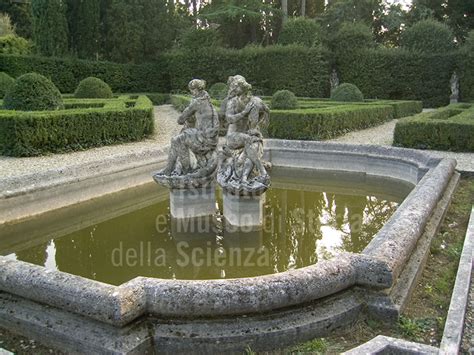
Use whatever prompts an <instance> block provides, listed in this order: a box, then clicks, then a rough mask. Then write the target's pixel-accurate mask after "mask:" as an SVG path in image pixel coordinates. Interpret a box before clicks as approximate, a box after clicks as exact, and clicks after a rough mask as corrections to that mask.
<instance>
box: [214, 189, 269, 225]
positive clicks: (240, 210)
mask: <svg viewBox="0 0 474 355" xmlns="http://www.w3.org/2000/svg"><path fill="white" fill-rule="evenodd" d="M223 200H224V217H225V219H226V221H227V222H228V223H229V224H231V225H232V226H237V227H255V226H261V225H262V224H263V202H264V200H265V195H233V194H231V193H229V192H226V191H225V190H224V191H223Z"/></svg>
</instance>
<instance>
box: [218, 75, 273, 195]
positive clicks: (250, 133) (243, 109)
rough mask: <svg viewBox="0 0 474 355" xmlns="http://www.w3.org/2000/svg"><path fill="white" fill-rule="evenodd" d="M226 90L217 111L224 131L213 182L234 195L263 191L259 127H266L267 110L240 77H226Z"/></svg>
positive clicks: (264, 178) (267, 183)
mask: <svg viewBox="0 0 474 355" xmlns="http://www.w3.org/2000/svg"><path fill="white" fill-rule="evenodd" d="M228 85H229V91H228V96H227V98H226V99H225V101H224V103H223V105H222V106H221V110H222V111H223V113H222V115H224V117H225V119H226V121H227V123H228V125H229V126H228V130H227V136H226V143H225V144H224V146H223V147H222V151H221V153H220V167H219V172H218V174H217V181H218V183H219V185H221V187H222V188H224V189H225V190H227V191H228V192H230V193H232V194H236V195H246V194H254V195H258V194H261V193H263V192H265V191H266V190H267V189H268V187H269V186H270V176H269V175H268V172H267V169H266V167H265V165H266V163H265V162H264V161H263V160H262V156H263V136H262V133H261V131H260V128H261V127H262V126H264V125H266V124H268V119H269V109H268V107H267V105H265V104H264V103H263V101H262V100H261V99H260V98H258V97H255V96H252V94H251V91H250V90H251V88H252V86H251V85H250V84H249V83H247V81H246V80H245V78H244V77H243V76H241V75H235V76H233V77H230V78H229V81H228Z"/></svg>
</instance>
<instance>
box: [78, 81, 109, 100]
mask: <svg viewBox="0 0 474 355" xmlns="http://www.w3.org/2000/svg"><path fill="white" fill-rule="evenodd" d="M112 96H113V93H112V89H111V88H110V86H109V85H107V83H106V82H104V81H102V80H100V79H98V78H94V77H92V76H90V77H88V78H85V79H84V80H82V81H81V82H80V83H79V85H78V86H77V89H76V91H75V92H74V97H77V98H80V99H110V98H111V97H112Z"/></svg>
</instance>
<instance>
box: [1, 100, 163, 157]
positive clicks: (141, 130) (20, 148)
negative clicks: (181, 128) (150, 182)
mask: <svg viewBox="0 0 474 355" xmlns="http://www.w3.org/2000/svg"><path fill="white" fill-rule="evenodd" d="M64 101H65V105H66V107H67V108H69V109H64V110H58V111H32V112H27V111H9V110H0V153H1V154H2V155H8V156H17V157H24V156H36V155H42V154H47V153H62V152H69V151H76V150H83V149H87V148H91V147H99V146H104V145H110V144H117V143H125V142H132V141H138V140H141V139H143V138H145V137H146V136H148V135H150V134H151V133H153V130H154V120H153V106H152V103H151V101H150V100H149V99H148V98H147V97H146V96H143V95H140V96H138V97H136V98H135V99H132V98H130V96H128V95H127V96H120V97H118V98H116V99H107V100H104V99H95V100H93V99H88V100H81V99H65V100H64Z"/></svg>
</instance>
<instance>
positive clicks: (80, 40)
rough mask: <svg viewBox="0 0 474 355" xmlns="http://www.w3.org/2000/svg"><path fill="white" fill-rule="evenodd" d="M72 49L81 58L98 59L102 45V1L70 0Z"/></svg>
mask: <svg viewBox="0 0 474 355" xmlns="http://www.w3.org/2000/svg"><path fill="white" fill-rule="evenodd" d="M70 2H71V5H70V6H69V8H70V9H71V10H70V12H69V31H70V34H71V36H70V38H71V49H72V51H73V52H74V53H76V54H77V55H78V57H79V58H84V59H97V57H98V53H99V48H100V44H101V36H100V0H79V1H78V0H72V1H71V0H70Z"/></svg>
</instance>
